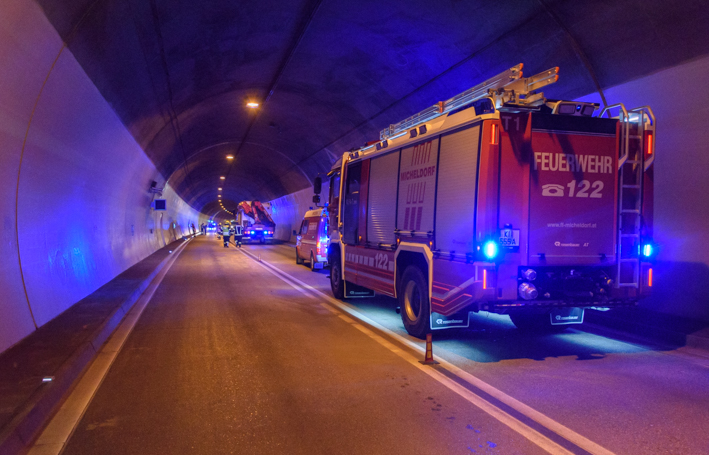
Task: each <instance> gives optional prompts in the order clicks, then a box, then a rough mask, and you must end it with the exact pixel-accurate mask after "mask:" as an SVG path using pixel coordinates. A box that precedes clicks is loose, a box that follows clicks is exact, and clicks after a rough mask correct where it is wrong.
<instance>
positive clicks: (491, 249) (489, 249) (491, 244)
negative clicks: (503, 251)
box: [483, 240, 499, 261]
mask: <svg viewBox="0 0 709 455" xmlns="http://www.w3.org/2000/svg"><path fill="white" fill-rule="evenodd" d="M498 251H499V248H498V246H497V242H495V241H494V240H488V241H487V242H485V243H484V244H483V254H484V255H485V257H486V258H487V259H488V260H491V261H492V260H493V259H495V257H496V256H497V253H498Z"/></svg>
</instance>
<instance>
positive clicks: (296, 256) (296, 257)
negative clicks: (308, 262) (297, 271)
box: [295, 247, 305, 264]
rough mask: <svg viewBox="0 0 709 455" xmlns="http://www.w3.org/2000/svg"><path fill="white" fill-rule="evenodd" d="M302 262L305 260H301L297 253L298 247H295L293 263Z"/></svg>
mask: <svg viewBox="0 0 709 455" xmlns="http://www.w3.org/2000/svg"><path fill="white" fill-rule="evenodd" d="M303 262H305V261H303V258H302V257H300V254H299V253H298V248H297V247H296V249H295V263H296V264H302V263H303Z"/></svg>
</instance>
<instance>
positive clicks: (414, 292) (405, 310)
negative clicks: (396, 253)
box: [399, 265, 431, 338]
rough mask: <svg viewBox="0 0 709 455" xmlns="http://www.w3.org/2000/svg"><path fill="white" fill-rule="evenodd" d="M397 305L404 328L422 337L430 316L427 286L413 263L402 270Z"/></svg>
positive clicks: (413, 334)
mask: <svg viewBox="0 0 709 455" xmlns="http://www.w3.org/2000/svg"><path fill="white" fill-rule="evenodd" d="M399 306H400V307H401V320H402V321H403V323H404V328H405V329H406V331H407V332H409V334H410V335H412V336H415V337H417V338H424V337H425V336H426V333H427V332H428V331H429V329H430V327H429V320H430V318H431V309H430V303H429V301H428V286H427V285H426V278H425V276H424V274H423V273H422V272H421V270H420V269H419V268H418V267H416V266H413V265H410V266H409V267H407V268H406V270H404V275H403V277H402V278H401V284H400V288H399Z"/></svg>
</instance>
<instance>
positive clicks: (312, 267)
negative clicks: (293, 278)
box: [310, 251, 315, 272]
mask: <svg viewBox="0 0 709 455" xmlns="http://www.w3.org/2000/svg"><path fill="white" fill-rule="evenodd" d="M310 271H311V272H314V271H315V258H314V257H313V252H312V251H311V252H310Z"/></svg>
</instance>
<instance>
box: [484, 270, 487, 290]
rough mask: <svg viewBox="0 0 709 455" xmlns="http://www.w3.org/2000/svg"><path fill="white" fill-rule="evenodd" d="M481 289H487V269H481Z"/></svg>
mask: <svg viewBox="0 0 709 455" xmlns="http://www.w3.org/2000/svg"><path fill="white" fill-rule="evenodd" d="M483 289H487V269H483Z"/></svg>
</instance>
